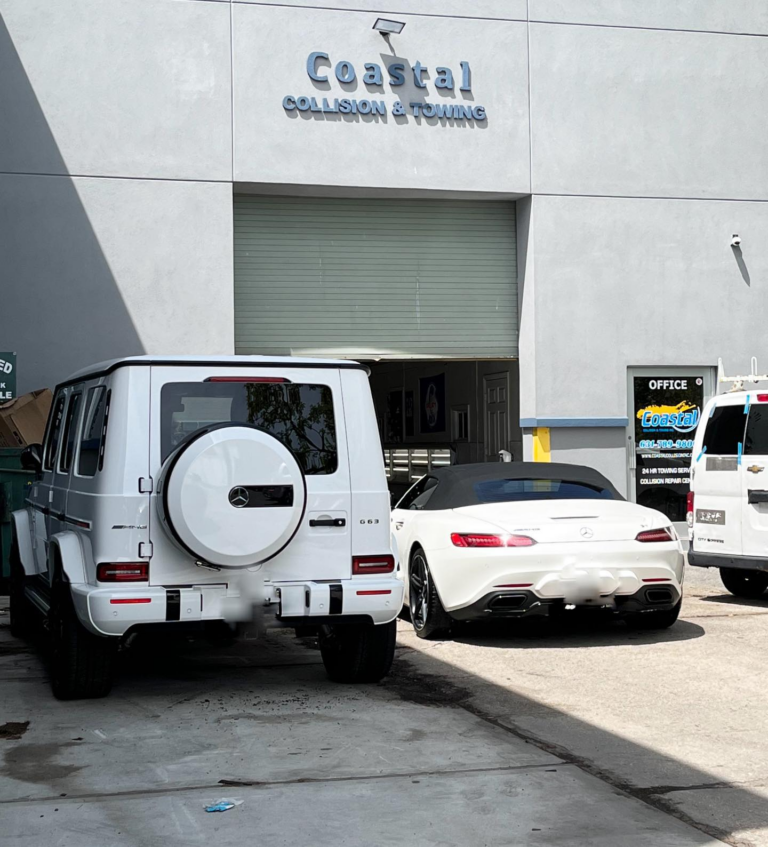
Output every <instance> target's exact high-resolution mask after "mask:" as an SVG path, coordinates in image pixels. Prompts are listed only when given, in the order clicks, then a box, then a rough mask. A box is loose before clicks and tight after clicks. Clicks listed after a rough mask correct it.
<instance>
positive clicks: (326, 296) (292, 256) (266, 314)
mask: <svg viewBox="0 0 768 847" xmlns="http://www.w3.org/2000/svg"><path fill="white" fill-rule="evenodd" d="M235 346H236V351H237V353H240V354H271V355H276V354H283V355H324V356H346V357H357V358H364V359H365V358H386V359H404V358H420V359H429V358H432V359H435V358H439V359H445V358H495V357H505V356H509V357H514V356H517V259H516V244H515V207H514V205H513V204H511V203H495V202H492V203H490V202H470V201H462V202H446V201H438V200H378V199H326V198H306V197H266V196H260V195H259V196H257V195H241V196H236V197H235Z"/></svg>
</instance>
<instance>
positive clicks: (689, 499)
mask: <svg viewBox="0 0 768 847" xmlns="http://www.w3.org/2000/svg"><path fill="white" fill-rule="evenodd" d="M685 511H686V513H687V514H686V516H685V519H686V520H687V521H688V526H689V527H691V528H693V491H689V492H688V494H686V496H685Z"/></svg>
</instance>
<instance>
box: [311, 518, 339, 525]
mask: <svg viewBox="0 0 768 847" xmlns="http://www.w3.org/2000/svg"><path fill="white" fill-rule="evenodd" d="M309 525H310V526H312V527H314V526H346V525H347V522H346V520H345V519H344V518H312V519H311V520H310V522H309Z"/></svg>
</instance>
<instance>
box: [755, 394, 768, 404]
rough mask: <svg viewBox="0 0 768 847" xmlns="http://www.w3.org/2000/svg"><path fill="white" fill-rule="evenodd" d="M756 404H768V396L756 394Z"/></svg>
mask: <svg viewBox="0 0 768 847" xmlns="http://www.w3.org/2000/svg"><path fill="white" fill-rule="evenodd" d="M757 402H758V403H768V394H758V395H757Z"/></svg>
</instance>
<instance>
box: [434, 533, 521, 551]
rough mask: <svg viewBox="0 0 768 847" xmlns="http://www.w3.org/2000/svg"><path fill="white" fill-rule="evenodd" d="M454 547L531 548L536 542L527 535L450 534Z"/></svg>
mask: <svg viewBox="0 0 768 847" xmlns="http://www.w3.org/2000/svg"><path fill="white" fill-rule="evenodd" d="M451 541H452V542H453V546H454V547H485V548H487V547H532V546H533V545H534V544H535V543H536V542H535V541H534V540H533V539H532V538H529V537H528V536H527V535H480V534H478V533H474V532H452V533H451Z"/></svg>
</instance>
